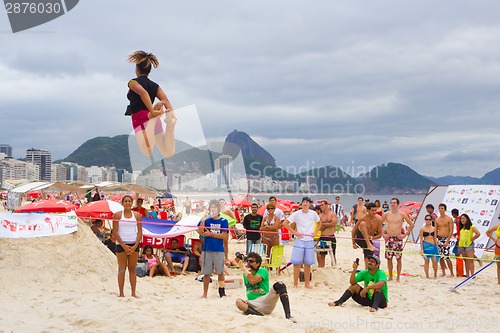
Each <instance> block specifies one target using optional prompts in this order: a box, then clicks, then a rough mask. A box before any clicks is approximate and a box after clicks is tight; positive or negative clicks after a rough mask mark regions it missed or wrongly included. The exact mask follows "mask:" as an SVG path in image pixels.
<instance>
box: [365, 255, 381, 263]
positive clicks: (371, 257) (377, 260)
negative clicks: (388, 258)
mask: <svg viewBox="0 0 500 333" xmlns="http://www.w3.org/2000/svg"><path fill="white" fill-rule="evenodd" d="M366 259H368V260H370V259H375V261H376V262H377V264H378V265H380V258H379V257H378V256H368V257H366Z"/></svg>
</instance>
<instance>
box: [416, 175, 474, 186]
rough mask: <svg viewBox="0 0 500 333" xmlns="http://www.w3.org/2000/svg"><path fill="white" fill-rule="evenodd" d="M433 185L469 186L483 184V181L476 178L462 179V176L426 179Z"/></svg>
mask: <svg viewBox="0 0 500 333" xmlns="http://www.w3.org/2000/svg"><path fill="white" fill-rule="evenodd" d="M425 178H427V179H429V180H430V181H431V182H432V183H434V184H437V185H467V184H481V180H480V179H479V178H475V177H468V176H466V177H461V176H444V177H439V178H434V177H425Z"/></svg>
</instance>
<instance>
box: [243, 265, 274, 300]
mask: <svg viewBox="0 0 500 333" xmlns="http://www.w3.org/2000/svg"><path fill="white" fill-rule="evenodd" d="M255 275H260V276H261V277H262V280H261V281H260V282H259V283H257V284H251V283H250V282H249V281H248V279H247V276H246V275H243V282H245V287H246V288H247V298H248V300H249V301H251V300H254V299H256V298H259V297H260V296H264V295H265V294H267V293H268V292H269V273H268V272H267V269H265V268H262V267H261V268H259V270H258V271H257V272H255V274H254V276H255Z"/></svg>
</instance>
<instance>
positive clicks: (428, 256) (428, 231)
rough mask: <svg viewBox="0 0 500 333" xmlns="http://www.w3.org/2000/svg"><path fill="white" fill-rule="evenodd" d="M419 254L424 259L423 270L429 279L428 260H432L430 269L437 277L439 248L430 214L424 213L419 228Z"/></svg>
mask: <svg viewBox="0 0 500 333" xmlns="http://www.w3.org/2000/svg"><path fill="white" fill-rule="evenodd" d="M420 254H422V256H423V257H424V259H425V262H424V272H425V276H426V277H427V278H428V279H429V278H430V277H429V261H430V260H432V269H433V270H434V278H437V271H438V264H437V263H438V261H439V250H438V246H437V233H436V228H435V227H433V226H432V215H430V214H427V215H425V224H424V226H423V227H422V229H420Z"/></svg>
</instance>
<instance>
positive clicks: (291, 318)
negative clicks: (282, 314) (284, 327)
mask: <svg viewBox="0 0 500 333" xmlns="http://www.w3.org/2000/svg"><path fill="white" fill-rule="evenodd" d="M287 319H288V320H290V321H291V322H292V323H295V324H296V323H297V320H296V319H295V318H293V317H288V318H287Z"/></svg>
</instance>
